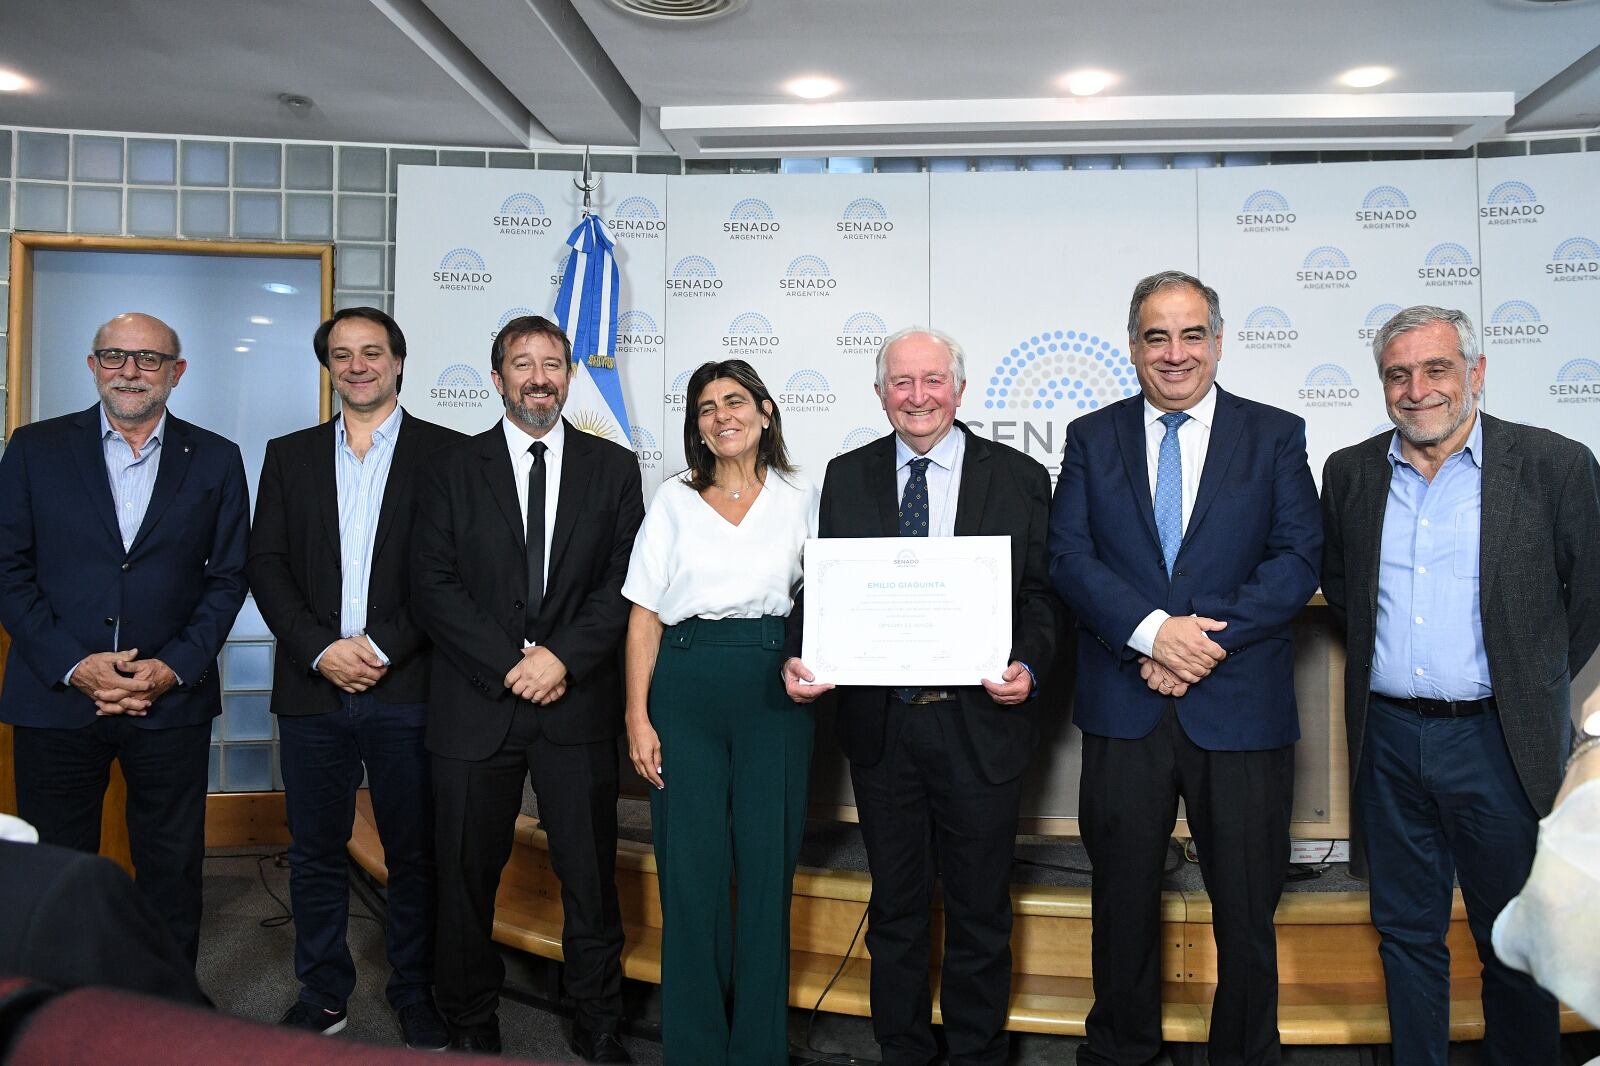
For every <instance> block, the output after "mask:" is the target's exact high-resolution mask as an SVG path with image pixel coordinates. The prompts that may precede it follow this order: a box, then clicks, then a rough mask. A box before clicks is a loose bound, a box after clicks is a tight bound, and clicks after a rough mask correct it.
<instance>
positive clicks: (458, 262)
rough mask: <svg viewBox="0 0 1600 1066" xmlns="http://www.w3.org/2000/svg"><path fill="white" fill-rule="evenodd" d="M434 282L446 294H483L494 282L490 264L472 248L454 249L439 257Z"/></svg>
mask: <svg viewBox="0 0 1600 1066" xmlns="http://www.w3.org/2000/svg"><path fill="white" fill-rule="evenodd" d="M433 281H434V283H435V284H436V285H438V286H439V288H440V289H441V290H443V291H445V292H483V291H484V290H485V288H487V286H488V285H489V284H490V283H492V282H493V281H494V275H493V274H492V273H491V272H490V271H489V264H488V263H486V262H485V261H484V258H483V256H481V255H479V254H478V253H477V251H475V250H474V249H472V248H466V247H461V248H452V249H450V250H449V251H448V252H446V253H444V255H442V256H440V257H439V269H437V270H435V271H434V272H433Z"/></svg>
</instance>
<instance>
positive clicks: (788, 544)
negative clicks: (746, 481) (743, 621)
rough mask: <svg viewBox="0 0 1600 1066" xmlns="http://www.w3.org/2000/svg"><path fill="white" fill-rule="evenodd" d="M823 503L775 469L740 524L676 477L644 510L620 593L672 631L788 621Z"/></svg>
mask: <svg viewBox="0 0 1600 1066" xmlns="http://www.w3.org/2000/svg"><path fill="white" fill-rule="evenodd" d="M821 499H822V495H821V493H820V492H818V491H817V487H816V486H815V485H813V484H811V482H810V481H807V480H806V479H805V478H804V477H802V476H801V475H799V474H798V473H796V474H787V475H785V474H780V473H778V472H777V471H775V470H769V471H767V475H766V484H765V487H763V488H762V490H761V494H760V495H759V496H757V497H756V498H755V501H754V502H753V503H751V504H750V510H749V511H747V512H745V516H744V519H743V520H742V521H741V522H740V523H739V524H738V525H734V524H733V523H732V522H729V521H728V520H727V519H726V518H723V517H722V516H721V515H720V514H718V513H717V512H716V509H715V508H713V507H712V506H711V505H710V504H709V503H707V502H706V501H705V499H704V498H703V497H702V496H701V495H700V493H698V492H696V491H695V490H694V489H692V488H690V487H689V486H688V485H686V484H684V482H683V478H682V477H673V478H670V479H668V480H667V481H665V482H663V483H662V485H661V487H660V488H659V489H657V490H656V494H655V498H654V499H652V500H651V501H650V509H649V510H648V511H646V512H645V516H644V524H643V525H642V526H640V527H639V536H638V537H637V538H636V539H635V540H634V542H633V556H632V558H630V559H629V560H628V579H627V581H625V582H624V583H623V585H622V595H623V596H624V597H626V598H627V599H629V600H631V601H633V602H634V603H637V604H638V605H639V606H640V607H643V608H644V609H645V610H647V611H654V612H655V613H656V614H657V615H659V616H660V618H661V622H662V624H663V625H669V626H673V625H677V624H678V623H679V622H682V621H683V620H684V619H686V618H761V617H763V616H765V615H770V616H772V617H774V618H786V617H788V615H789V612H790V610H792V609H793V608H794V588H795V585H796V584H798V583H799V581H800V576H801V573H802V570H801V565H800V553H801V549H802V548H804V546H805V542H806V538H807V537H814V536H816V535H817V508H818V505H819V504H820V503H821Z"/></svg>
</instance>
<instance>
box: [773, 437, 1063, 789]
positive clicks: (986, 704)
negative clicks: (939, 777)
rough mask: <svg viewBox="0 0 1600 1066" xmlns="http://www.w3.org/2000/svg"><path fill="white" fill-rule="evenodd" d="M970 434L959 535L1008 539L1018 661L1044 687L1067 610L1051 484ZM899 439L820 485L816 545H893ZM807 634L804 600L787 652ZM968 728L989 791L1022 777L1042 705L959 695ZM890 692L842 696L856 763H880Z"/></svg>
mask: <svg viewBox="0 0 1600 1066" xmlns="http://www.w3.org/2000/svg"><path fill="white" fill-rule="evenodd" d="M955 432H961V433H965V434H966V435H967V447H966V458H965V460H964V461H963V463H962V466H961V491H960V494H959V495H958V496H957V498H956V523H955V532H956V536H958V537H961V536H968V537H971V536H1009V537H1010V538H1011V592H1012V609H1011V641H1012V646H1011V654H1010V656H1009V658H1010V659H1012V660H1016V661H1020V662H1024V663H1026V664H1028V666H1029V667H1030V668H1032V669H1033V670H1034V671H1035V676H1036V678H1037V680H1038V683H1039V684H1040V685H1041V686H1042V685H1043V684H1044V681H1045V672H1046V671H1048V670H1049V669H1050V666H1051V664H1052V663H1053V662H1054V661H1055V655H1056V640H1057V638H1058V636H1059V633H1060V630H1061V627H1062V618H1063V610H1064V609H1063V607H1062V605H1061V602H1060V601H1059V600H1057V599H1056V597H1055V593H1053V592H1052V591H1051V590H1050V573H1049V560H1048V558H1047V557H1046V555H1045V536H1046V532H1047V529H1048V526H1049V521H1050V475H1049V474H1048V473H1046V472H1045V469H1044V467H1042V466H1040V465H1039V463H1038V462H1037V461H1035V460H1033V459H1030V458H1028V457H1027V456H1026V455H1023V454H1022V453H1021V452H1019V451H1017V450H1016V449H1014V448H1010V447H1007V446H1006V445H1004V444H997V443H994V442H992V441H987V440H984V439H983V438H982V437H979V436H977V435H975V434H974V433H973V432H972V431H971V430H969V429H968V428H967V427H966V426H965V425H964V424H963V423H961V422H957V423H956V429H955ZM894 442H895V438H894V434H892V433H891V434H889V435H888V436H885V437H880V438H878V439H877V440H875V441H872V442H870V443H868V444H865V445H862V446H861V447H860V448H857V449H855V450H854V451H850V452H846V453H845V454H843V455H841V456H839V457H838V458H836V459H834V460H833V461H832V462H830V463H829V464H828V472H827V475H826V476H825V477H824V479H823V482H822V510H821V514H820V516H819V518H818V525H817V536H819V537H893V536H898V535H899V530H900V517H899V507H900V495H899V492H898V491H897V490H896V488H895V444H894ZM804 625H805V619H804V595H803V591H802V595H801V596H799V597H797V598H796V600H795V606H794V610H793V612H791V613H790V615H789V623H788V629H787V641H786V643H787V648H786V651H787V653H788V654H789V655H791V656H794V655H799V654H800V649H801V643H802V635H803V630H804ZM957 692H958V693H959V694H960V700H961V721H962V725H963V727H964V729H965V730H966V734H967V740H968V741H969V742H970V743H971V745H972V750H973V752H974V753H975V754H976V755H977V759H978V765H979V766H980V767H981V768H982V770H983V773H984V775H985V776H986V777H988V779H989V780H990V781H992V782H995V783H999V782H1002V781H1009V780H1011V779H1012V778H1014V777H1016V776H1017V775H1018V774H1020V773H1022V771H1023V770H1024V769H1026V767H1027V765H1028V759H1029V757H1030V756H1031V755H1032V754H1033V749H1034V746H1035V745H1036V744H1037V743H1038V741H1039V730H1038V726H1037V724H1036V723H1035V722H1034V716H1033V709H1034V707H1035V706H1037V701H1032V700H1030V701H1027V702H1024V703H1022V704H1021V705H1019V706H1016V707H1003V706H1001V705H1000V704H998V703H995V702H994V700H993V699H991V698H990V697H989V693H988V692H987V691H985V690H984V688H983V687H982V686H981V685H973V686H968V687H964V688H960V689H958V690H957ZM890 698H891V697H890V692H889V690H888V689H886V688H876V687H868V686H847V687H843V688H840V689H839V690H838V699H839V715H838V719H837V727H836V728H837V730H838V734H839V744H840V746H841V747H842V748H844V753H845V755H846V756H848V757H849V759H850V761H851V762H855V763H859V764H861V765H863V766H872V765H875V764H876V763H877V762H878V760H879V759H881V758H883V752H884V747H885V744H884V728H885V724H886V721H887V718H888V713H887V712H888V701H889V699H890Z"/></svg>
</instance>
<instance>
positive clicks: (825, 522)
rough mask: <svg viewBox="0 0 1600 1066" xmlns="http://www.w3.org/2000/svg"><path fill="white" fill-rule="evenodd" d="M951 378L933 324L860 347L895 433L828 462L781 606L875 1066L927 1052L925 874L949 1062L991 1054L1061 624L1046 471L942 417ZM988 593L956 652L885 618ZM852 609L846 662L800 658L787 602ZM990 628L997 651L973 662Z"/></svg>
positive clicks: (828, 612)
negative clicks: (864, 979)
mask: <svg viewBox="0 0 1600 1066" xmlns="http://www.w3.org/2000/svg"><path fill="white" fill-rule="evenodd" d="M965 384H966V373H965V362H964V358H963V355H962V351H961V347H960V345H958V344H957V343H956V342H955V341H954V340H952V339H951V338H949V337H946V336H944V335H943V334H940V333H937V332H935V331H933V330H928V329H921V328H917V329H909V330H903V331H901V332H899V333H896V334H894V335H893V336H891V337H889V338H888V339H887V340H886V341H885V342H884V344H883V346H882V347H881V348H880V349H879V350H878V361H877V391H878V397H879V399H880V400H881V401H882V403H883V409H884V412H885V413H886V414H887V415H888V416H889V423H890V425H891V426H893V428H894V432H893V433H892V434H889V435H887V436H885V437H881V438H879V439H878V440H875V441H872V442H871V443H869V444H867V445H865V446H863V447H861V448H857V449H856V450H854V451H851V452H847V453H845V454H844V455H841V456H839V457H838V458H837V459H834V460H833V461H832V462H831V463H829V464H828V472H827V476H826V478H825V479H824V481H823V485H822V507H821V515H820V518H819V522H818V536H819V537H820V538H822V539H821V540H819V541H813V542H810V543H809V544H808V546H807V549H806V555H807V561H806V565H807V570H808V574H810V575H811V577H810V578H808V581H809V580H814V581H816V582H817V584H816V586H815V587H813V586H812V585H810V584H808V585H807V587H806V591H805V595H804V596H803V597H801V598H797V599H796V601H795V606H794V610H793V612H792V613H791V614H790V616H789V624H788V632H787V650H788V654H789V656H790V657H789V658H788V659H787V660H786V661H785V663H784V667H783V679H784V685H785V687H786V688H787V690H788V692H789V695H790V697H791V698H793V699H794V700H796V701H798V702H801V703H806V702H810V701H811V700H813V699H815V698H816V697H817V696H818V695H820V694H821V693H822V692H824V691H826V690H828V689H830V688H833V687H834V682H835V681H837V683H838V686H839V687H838V693H839V715H838V733H839V739H840V744H841V745H842V747H843V748H844V751H845V754H846V755H847V756H848V757H849V759H850V776H851V781H852V783H853V785H854V787H855V798H856V808H857V810H858V812H859V813H860V818H861V833H862V838H863V841H864V842H865V844H866V849H867V862H868V865H869V866H870V867H871V872H872V899H871V902H870V903H869V904H868V909H867V912H868V919H869V920H868V930H867V949H868V950H869V951H870V952H871V953H872V1022H873V1030H874V1033H875V1035H876V1037H877V1040H878V1044H879V1046H880V1047H881V1048H882V1051H883V1061H884V1063H885V1064H890V1066H894V1064H911V1063H915V1064H917V1066H925V1064H926V1063H929V1062H931V1061H933V1059H934V1058H935V1055H936V1053H937V1047H936V1045H935V1043H934V1038H933V1033H932V1031H931V1018H932V1002H931V994H930V992H929V987H928V964H929V955H930V942H929V924H928V923H929V907H930V905H931V903H932V893H933V878H934V875H935V874H938V875H939V877H940V879H941V880H942V882H943V886H944V913H945V936H944V964H943V976H942V980H941V985H940V988H941V993H940V1001H941V1007H942V1014H943V1019H944V1034H945V1040H946V1043H947V1045H948V1047H949V1061H950V1062H951V1063H952V1064H953V1066H976V1064H994V1066H998V1064H1000V1063H1003V1062H1005V1061H1006V1054H1007V1040H1006V1034H1005V1023H1006V1002H1007V999H1008V997H1009V994H1010V987H1011V949H1010V937H1011V893H1010V886H1009V877H1008V874H1009V871H1010V868H1011V858H1012V845H1013V840H1014V838H1015V835H1016V822H1017V811H1018V805H1019V802H1020V799H1021V789H1022V772H1023V770H1024V769H1025V768H1026V766H1027V763H1028V758H1029V756H1030V755H1031V754H1032V752H1033V748H1034V746H1035V744H1036V743H1037V740H1038V731H1037V729H1036V727H1035V725H1034V722H1033V720H1032V716H1031V714H1030V713H1029V708H1030V706H1031V704H1030V702H1029V701H1030V700H1031V699H1032V698H1033V697H1034V696H1035V695H1036V694H1037V691H1038V686H1039V683H1040V681H1041V680H1043V678H1042V671H1044V670H1046V669H1048V667H1049V666H1050V664H1051V662H1052V661H1053V660H1054V658H1055V649H1056V636H1057V632H1058V630H1059V629H1060V627H1061V610H1062V608H1061V604H1060V602H1059V601H1058V600H1057V599H1056V598H1055V596H1054V594H1053V593H1052V592H1051V590H1050V582H1049V576H1048V565H1047V559H1046V555H1045V537H1046V529H1047V526H1048V524H1049V510H1050V479H1049V476H1048V475H1047V474H1046V473H1045V470H1044V467H1042V466H1040V465H1039V464H1038V463H1037V462H1035V461H1034V460H1032V459H1030V458H1028V457H1027V456H1025V455H1023V454H1022V453H1021V452H1018V451H1016V450H1015V449H1012V448H1008V447H1006V446H1005V445H1002V444H996V443H994V442H992V441H987V440H984V439H982V438H981V437H978V436H976V435H974V434H973V433H972V432H971V431H970V430H968V429H967V427H966V426H964V425H962V424H961V423H959V422H957V421H956V420H955V412H956V408H957V406H958V405H959V404H960V403H961V393H962V389H963V388H964V386H965ZM952 430H954V431H953V432H952ZM889 537H898V538H901V540H900V544H899V546H898V547H897V548H896V549H895V550H894V551H892V552H889V553H887V554H884V553H883V552H882V545H881V544H880V545H873V544H872V543H871V542H870V541H861V540H859V539H858V538H889ZM922 538H931V539H922ZM939 538H949V540H941V539H939ZM835 539H839V540H846V539H855V540H854V543H851V544H846V545H839V544H835V543H829V541H830V540H835ZM997 547H998V551H997V550H996V548H997ZM814 549H815V550H814ZM814 557H816V558H814ZM819 562H820V563H821V564H822V565H821V566H819ZM829 564H832V565H829ZM824 568H826V573H824ZM869 571H872V572H873V576H867V575H868V572H869ZM913 574H914V575H915V576H914V577H912V576H907V575H913ZM980 575H986V576H980ZM869 585H876V586H877V587H873V588H868V587H867V586H869ZM996 587H998V588H999V589H1001V590H1002V593H1001V596H1002V598H1003V603H1002V604H1001V609H1000V611H999V614H1000V617H999V618H997V619H984V620H983V621H976V620H969V621H968V622H967V624H966V625H965V626H964V627H961V629H962V635H961V640H960V641H959V642H958V645H957V646H956V647H950V646H943V647H940V648H938V649H937V650H936V652H933V653H930V652H928V651H927V649H921V650H920V651H919V650H917V646H916V645H915V643H914V637H913V633H914V631H915V630H916V629H917V628H918V627H917V626H913V625H900V626H897V625H896V622H895V620H896V618H904V617H906V616H907V615H909V614H912V613H915V612H921V616H922V620H923V623H925V624H930V625H937V623H936V622H935V621H934V620H935V619H936V618H942V617H948V613H949V612H951V611H956V610H962V609H970V610H976V611H986V610H988V609H989V607H988V606H984V605H986V604H989V603H990V602H991V601H992V600H993V599H994V597H995V593H994V592H993V589H995V588H996ZM862 593H868V594H870V596H871V597H872V598H873V599H874V603H873V605H872V606H870V607H868V608H867V609H865V610H863V609H862V608H861V607H860V606H859V605H856V606H851V605H850V604H849V603H848V602H842V601H847V600H849V599H851V598H855V597H858V596H860V595H861V594H862ZM851 610H854V611H855V612H856V617H855V619H854V622H853V623H852V624H860V625H861V628H862V629H865V628H867V626H866V625H865V623H869V622H870V623H872V624H871V626H870V628H871V630H872V632H871V633H867V632H859V633H858V640H857V642H856V643H857V644H858V645H859V648H858V652H859V654H858V655H857V656H856V657H855V658H854V659H853V660H851V661H843V660H842V659H841V661H840V662H838V663H834V662H829V664H828V669H826V670H824V669H823V668H822V666H821V664H820V662H819V663H818V664H808V663H807V662H806V661H805V659H804V658H803V655H802V648H803V645H804V646H805V647H812V646H814V645H815V640H814V637H813V634H812V633H810V632H808V626H807V624H806V622H807V620H806V619H805V613H806V612H810V613H811V614H812V621H814V622H816V623H821V626H820V628H821V629H822V631H823V632H822V635H823V637H824V639H825V643H826V642H827V637H828V634H829V633H830V631H831V630H832V626H833V623H832V618H833V617H834V615H835V613H836V612H840V611H851ZM1006 630H1009V633H1010V639H1009V641H1007V642H1005V643H1004V644H1002V645H1001V647H1000V648H999V649H998V653H997V654H996V653H993V652H990V651H987V650H984V649H982V648H980V650H979V651H978V652H977V653H976V655H974V654H971V648H972V646H974V645H983V644H985V642H986V640H988V639H989V638H990V637H991V636H992V635H993V633H996V632H999V633H1003V632H1005V631H1006ZM902 638H904V639H903V640H902ZM830 647H831V645H830ZM914 655H928V656H930V657H931V658H932V659H934V660H937V661H921V660H919V659H917V658H913V656H914ZM946 656H951V658H946ZM985 663H987V664H988V666H989V669H988V670H987V672H985V669H984V664H985ZM812 665H816V666H817V670H816V672H813V670H812Z"/></svg>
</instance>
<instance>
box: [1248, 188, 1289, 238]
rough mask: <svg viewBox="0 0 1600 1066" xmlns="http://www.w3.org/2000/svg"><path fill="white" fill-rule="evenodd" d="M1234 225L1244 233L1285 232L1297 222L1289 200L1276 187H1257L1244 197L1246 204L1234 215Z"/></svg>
mask: <svg viewBox="0 0 1600 1066" xmlns="http://www.w3.org/2000/svg"><path fill="white" fill-rule="evenodd" d="M1233 222H1234V225H1236V226H1238V227H1239V228H1240V230H1241V231H1242V232H1244V233H1285V232H1287V231H1288V230H1289V228H1290V227H1291V226H1293V225H1294V223H1295V213H1294V212H1293V211H1291V210H1289V201H1288V200H1287V199H1285V198H1284V195H1283V193H1281V192H1278V191H1277V190H1276V189H1257V190H1256V191H1255V192H1253V193H1251V194H1250V195H1249V196H1246V197H1245V198H1244V206H1243V207H1241V208H1240V209H1239V213H1238V214H1237V215H1234V216H1233Z"/></svg>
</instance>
